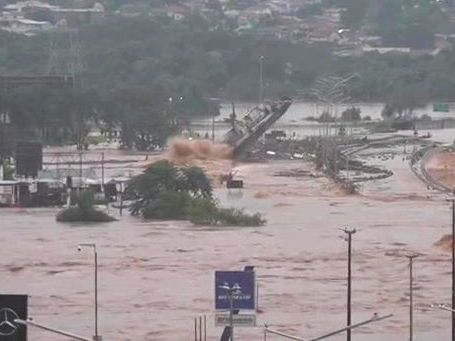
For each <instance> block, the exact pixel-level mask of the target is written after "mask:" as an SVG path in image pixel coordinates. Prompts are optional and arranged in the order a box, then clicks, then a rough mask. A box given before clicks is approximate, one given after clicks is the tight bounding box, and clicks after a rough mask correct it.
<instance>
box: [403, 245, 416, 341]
mask: <svg viewBox="0 0 455 341" xmlns="http://www.w3.org/2000/svg"><path fill="white" fill-rule="evenodd" d="M418 256H419V255H417V254H412V255H408V256H406V257H407V258H408V259H409V340H410V341H412V340H413V328H414V326H413V324H414V320H413V312H414V303H413V289H414V288H413V275H412V263H413V260H414V258H417V257H418Z"/></svg>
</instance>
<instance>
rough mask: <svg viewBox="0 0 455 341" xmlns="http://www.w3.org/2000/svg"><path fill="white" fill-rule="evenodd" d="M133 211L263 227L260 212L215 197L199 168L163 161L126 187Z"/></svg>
mask: <svg viewBox="0 0 455 341" xmlns="http://www.w3.org/2000/svg"><path fill="white" fill-rule="evenodd" d="M127 193H128V195H129V196H130V197H131V198H132V199H133V200H134V204H133V206H132V208H131V213H132V214H134V215H141V216H142V217H144V218H145V219H160V220H163V219H172V220H190V221H191V222H193V223H195V224H203V225H216V226H219V225H233V226H260V225H263V224H264V223H265V220H264V219H262V217H261V215H259V214H253V215H249V214H246V213H244V212H243V210H239V209H226V208H222V207H220V206H219V204H218V203H217V201H216V200H215V199H214V198H213V188H212V185H211V183H210V180H209V179H208V177H207V175H206V174H205V173H204V171H203V170H202V169H201V168H199V167H194V166H192V167H177V166H175V165H174V164H172V163H171V162H169V161H166V160H162V161H158V162H156V163H154V164H152V165H151V166H150V167H148V168H147V169H146V170H145V172H144V173H143V174H140V175H138V176H136V177H134V178H133V179H132V180H131V181H130V183H129V185H128V189H127Z"/></svg>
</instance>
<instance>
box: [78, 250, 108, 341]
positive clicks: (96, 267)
mask: <svg viewBox="0 0 455 341" xmlns="http://www.w3.org/2000/svg"><path fill="white" fill-rule="evenodd" d="M83 246H86V247H91V248H92V249H93V254H94V262H95V335H94V336H93V341H101V340H102V336H101V335H98V252H97V251H96V244H94V243H82V244H79V245H78V247H77V249H78V250H79V251H82V247H83Z"/></svg>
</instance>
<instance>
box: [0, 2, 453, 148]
mask: <svg viewBox="0 0 455 341" xmlns="http://www.w3.org/2000/svg"><path fill="white" fill-rule="evenodd" d="M415 2H416V0H415V1H405V0H384V1H375V0H343V1H341V4H340V3H339V2H338V1H334V0H333V1H330V0H326V1H323V2H322V5H318V4H315V5H312V6H310V7H308V8H307V12H305V11H304V13H302V15H303V16H306V15H314V14H317V13H320V11H321V6H323V7H329V6H345V7H346V8H347V11H346V12H344V14H343V20H344V21H345V23H346V25H347V27H350V28H352V29H357V28H362V29H364V30H366V31H367V32H368V34H376V35H379V36H381V37H382V39H383V42H384V44H385V45H389V46H408V47H414V48H432V46H433V36H434V35H433V33H434V32H442V33H444V32H451V31H452V29H453V27H446V26H447V25H449V26H450V25H452V24H450V21H449V20H448V19H447V18H445V17H444V16H445V15H446V14H445V13H443V12H441V6H438V5H436V4H435V3H434V2H428V1H423V0H422V1H419V6H415V5H416V4H415ZM120 4H123V2H122V1H117V0H113V1H110V2H109V8H116V7H117V6H118V5H120ZM219 23H220V24H219V25H214V24H213V22H210V21H209V19H206V18H204V17H203V16H201V15H198V14H194V15H192V16H188V17H186V18H185V19H182V20H179V21H173V20H170V19H169V18H164V17H163V18H160V17H150V16H147V15H144V16H138V17H134V18H124V17H119V16H117V15H114V14H110V15H107V17H106V18H105V19H103V20H101V21H99V22H97V23H93V24H88V25H85V26H83V27H82V28H81V29H80V31H79V33H78V34H77V35H75V36H73V37H72V38H71V39H70V36H69V34H68V33H62V32H60V33H59V32H48V33H42V34H39V35H36V36H32V37H26V36H22V35H16V34H12V33H9V32H5V31H0V75H43V74H46V72H47V70H46V68H47V66H48V64H49V60H50V52H49V45H50V42H52V43H56V47H55V48H56V49H57V51H56V52H58V53H59V55H60V56H61V59H63V60H64V61H65V63H60V64H59V63H57V64H58V65H56V66H55V69H54V70H53V71H52V72H53V73H55V74H68V73H69V72H70V71H71V70H69V69H68V67H67V64H70V63H72V62H75V61H74V58H75V56H72V55H71V53H70V52H69V51H71V46H70V41H73V44H77V46H78V47H79V48H78V51H79V54H80V55H79V56H78V58H79V59H80V60H81V65H82V66H81V67H80V68H79V69H78V70H76V74H77V78H76V81H75V84H76V87H75V89H71V90H69V89H55V88H54V89H49V88H45V87H39V86H32V87H21V88H15V89H10V90H9V91H8V92H2V93H1V94H0V110H1V111H2V112H8V113H9V114H10V116H11V121H12V125H13V127H14V128H15V130H16V132H17V134H16V135H17V136H18V137H21V136H25V137H30V136H33V137H34V138H38V139H41V140H42V141H43V142H44V143H47V144H68V143H72V144H77V145H78V146H79V148H81V149H82V148H84V147H85V146H86V145H87V144H88V143H89V142H90V141H88V139H87V135H88V132H89V130H90V129H93V127H96V126H99V127H101V128H102V129H103V130H105V131H107V132H109V131H113V130H120V131H121V136H120V139H121V144H122V146H123V147H125V148H136V149H141V150H147V149H153V148H156V147H160V146H162V145H163V144H164V143H165V141H166V140H167V138H168V137H169V136H170V135H173V134H175V133H177V132H178V131H179V129H180V128H184V127H185V126H186V124H187V122H188V121H189V120H190V119H191V118H192V117H194V116H196V115H209V116H211V115H213V114H217V113H218V108H217V106H216V105H215V104H214V103H213V102H211V101H210V100H209V98H213V97H218V98H224V99H229V100H230V99H242V100H256V99H257V95H258V72H259V71H258V63H259V58H260V56H265V59H264V64H263V67H264V73H263V74H264V84H265V89H264V91H265V95H266V97H276V96H280V95H288V96H291V97H293V96H296V95H297V94H301V93H303V94H309V92H310V89H311V88H312V87H313V86H314V83H315V81H316V80H317V79H318V78H320V77H321V76H324V75H334V76H339V77H344V76H347V75H351V74H353V73H356V74H357V75H358V77H356V78H355V79H353V80H352V81H351V82H350V93H349V94H346V95H348V96H349V97H350V98H352V99H353V100H355V101H367V102H368V101H383V102H387V103H389V104H391V105H392V106H394V107H396V108H397V109H396V111H397V112H400V111H401V112H405V111H412V110H413V109H414V108H415V107H418V106H420V105H421V103H426V102H429V101H454V100H455V75H454V74H453V73H452V72H448V71H449V70H452V69H453V67H454V65H455V51H446V52H441V53H439V54H438V55H436V56H428V55H427V56H420V57H416V56H411V55H393V54H391V55H381V54H379V53H376V52H372V53H368V54H365V55H363V56H362V57H344V58H341V57H337V56H334V55H333V54H332V52H333V49H332V46H330V45H329V44H306V43H298V44H294V43H292V42H290V41H286V40H280V41H273V40H261V39H260V38H257V37H255V36H254V35H238V34H237V33H236V32H235V31H233V30H232V28H231V27H230V26H229V25H228V24H226V23H225V22H224V21H223V20H221V19H220V21H219ZM368 30H369V31H368ZM403 108H404V109H403Z"/></svg>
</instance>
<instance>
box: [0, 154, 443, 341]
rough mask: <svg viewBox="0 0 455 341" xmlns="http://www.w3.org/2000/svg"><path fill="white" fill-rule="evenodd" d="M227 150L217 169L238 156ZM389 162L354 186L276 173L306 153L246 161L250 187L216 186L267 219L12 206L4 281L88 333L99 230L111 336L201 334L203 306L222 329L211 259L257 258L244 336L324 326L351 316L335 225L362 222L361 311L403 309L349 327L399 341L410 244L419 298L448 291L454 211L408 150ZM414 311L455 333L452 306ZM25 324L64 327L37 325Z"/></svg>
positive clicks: (425, 325)
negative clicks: (199, 221)
mask: <svg viewBox="0 0 455 341" xmlns="http://www.w3.org/2000/svg"><path fill="white" fill-rule="evenodd" d="M106 154H107V158H108V157H109V154H108V152H107V151H106ZM112 154H113V155H115V156H118V155H121V153H119V152H112ZM123 156H124V157H127V155H126V156H125V155H123ZM223 162H224V163H220V164H217V167H219V168H218V169H220V170H224V169H226V168H229V164H226V163H225V162H227V161H223ZM143 163H144V162H143ZM384 164H385V165H386V166H387V167H388V168H390V169H392V170H393V171H394V173H395V174H394V176H392V177H390V178H388V179H386V180H381V181H377V182H370V183H366V184H364V185H363V186H362V187H361V191H360V194H358V195H354V196H346V195H344V194H343V193H342V192H341V191H339V190H338V189H337V188H336V186H334V185H333V184H332V183H331V182H330V181H329V180H327V179H325V178H323V177H318V178H314V177H309V176H308V177H305V176H299V177H292V176H291V177H286V176H275V175H276V174H277V173H280V172H281V174H284V173H289V174H292V170H294V169H299V170H307V171H308V172H309V173H311V172H313V171H314V170H313V169H312V165H311V164H309V163H305V162H301V161H299V162H295V161H294V162H291V161H273V162H267V163H263V164H239V165H236V170H238V176H239V177H240V178H242V179H243V180H244V181H245V184H246V188H245V189H244V190H243V191H241V192H240V191H237V192H236V191H231V192H228V191H227V190H225V189H222V188H218V189H217V190H216V195H217V196H218V198H219V199H220V201H221V202H222V203H223V204H224V205H226V206H235V207H246V208H247V210H248V211H259V212H261V213H263V214H264V215H265V217H266V218H267V220H268V222H267V224H266V226H264V227H259V228H215V229H214V228H206V227H195V226H192V225H191V224H189V223H185V222H145V221H142V220H140V219H137V218H133V217H130V216H128V215H124V216H123V217H121V218H120V220H119V221H118V222H113V223H108V224H101V225H92V226H90V225H78V224H73V225H69V224H61V223H57V222H56V221H55V214H56V212H57V210H56V209H22V208H14V209H2V210H1V211H0V214H1V220H0V232H1V233H0V245H1V246H0V290H1V292H2V293H16V294H29V295H31V299H30V315H31V316H33V317H34V318H35V320H36V321H38V322H42V323H45V324H48V325H52V326H55V327H58V328H61V329H65V330H69V331H71V332H73V333H77V334H82V335H87V336H89V335H91V334H92V333H93V324H92V316H93V305H92V301H93V300H92V296H93V290H92V288H93V277H92V270H93V269H92V254H91V252H90V251H89V250H86V251H84V252H77V244H78V243H80V242H96V244H97V246H98V250H99V262H100V269H99V282H100V294H99V295H100V296H99V298H100V331H101V333H102V334H103V336H104V339H105V340H135V341H138V340H172V341H177V340H186V341H187V340H193V318H194V317H196V316H198V315H200V314H207V316H208V340H218V339H219V336H220V334H221V331H222V330H221V328H215V327H214V322H213V306H214V302H213V297H214V289H213V284H214V283H213V282H214V271H215V270H238V269H242V268H243V266H245V265H247V264H251V265H254V266H256V270H257V277H258V281H259V284H260V303H259V305H260V308H261V310H262V311H263V313H260V314H258V327H257V328H238V329H237V330H236V334H237V339H238V340H249V341H251V340H262V330H261V327H260V326H261V325H263V323H265V322H267V323H268V324H269V325H270V326H271V327H272V328H275V329H280V330H282V331H285V332H288V333H292V334H297V335H300V336H302V337H314V336H318V335H320V334H323V333H324V332H327V331H331V330H333V329H337V328H340V327H342V326H343V325H344V324H345V301H346V261H347V257H346V250H347V245H346V242H345V240H344V238H343V233H342V232H341V231H340V230H339V228H343V227H345V226H349V227H355V228H357V229H358V232H357V233H356V234H355V235H354V238H353V321H354V322H356V321H361V320H364V319H367V318H370V317H371V316H372V315H373V313H375V312H377V313H379V314H388V313H393V314H394V317H393V318H391V319H389V320H386V321H382V322H379V323H376V324H373V325H370V326H368V327H364V328H360V329H357V330H355V331H354V332H353V337H352V340H356V341H359V340H372V341H383V340H390V341H395V340H396V341H398V340H400V341H402V340H404V339H406V338H407V335H408V315H407V313H408V306H407V304H408V301H407V300H408V296H407V292H408V265H407V260H406V259H405V258H404V257H403V256H402V255H403V253H405V252H406V251H419V252H422V253H423V254H424V256H421V257H420V258H418V259H417V260H416V261H415V290H416V291H415V303H416V305H420V304H429V303H435V302H438V303H439V302H450V285H451V282H450V279H451V276H450V255H449V254H448V253H446V252H444V250H443V249H440V248H438V247H435V246H433V244H434V243H435V242H436V241H438V240H439V239H440V238H441V236H443V235H444V234H447V233H448V232H450V217H451V216H450V210H449V206H448V204H447V203H446V202H445V201H444V198H443V197H441V196H438V195H437V194H435V193H430V192H428V191H427V189H426V187H425V186H424V185H423V184H422V183H420V181H419V180H418V179H417V178H415V177H414V175H413V174H412V173H411V171H410V170H409V166H408V163H407V161H404V160H402V159H401V158H394V159H391V160H388V161H385V162H384ZM110 167H114V166H110ZM117 167H119V166H117ZM135 167H136V166H134V165H132V166H131V169H132V170H134V171H137V170H138V169H136V168H135ZM131 169H130V171H131ZM109 171H110V172H111V173H112V174H114V173H116V171H118V170H115V169H110V170H109ZM111 212H113V213H114V214H117V213H116V212H115V211H111ZM414 321H415V327H414V328H415V329H414V330H415V340H442V339H444V338H446V339H447V338H448V337H449V335H450V314H449V313H447V312H444V311H439V310H437V311H432V310H425V311H423V310H419V309H417V308H416V311H415V317H414ZM29 336H30V340H33V341H41V340H42V341H44V340H46V341H54V340H55V341H56V340H62V338H61V337H58V336H53V335H52V334H49V333H47V332H43V331H40V330H37V329H33V328H30V329H29ZM268 339H269V340H278V338H274V337H272V336H270V337H269V338H268ZM344 339H345V336H344V335H340V336H337V337H333V338H332V340H344Z"/></svg>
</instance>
